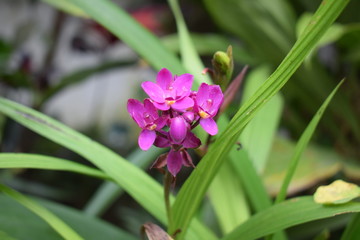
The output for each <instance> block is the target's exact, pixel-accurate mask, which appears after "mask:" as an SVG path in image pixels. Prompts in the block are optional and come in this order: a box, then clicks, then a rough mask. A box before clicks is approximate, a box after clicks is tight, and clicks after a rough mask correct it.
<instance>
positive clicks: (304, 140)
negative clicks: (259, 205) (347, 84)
mask: <svg viewBox="0 0 360 240" xmlns="http://www.w3.org/2000/svg"><path fill="white" fill-rule="evenodd" d="M343 82H344V80H342V81H341V82H340V83H339V84H338V85H337V86H336V87H335V89H334V90H333V91H332V92H331V93H330V95H329V96H328V97H327V98H326V100H325V101H324V103H323V104H322V105H321V107H320V108H319V110H318V111H317V112H316V114H315V116H314V117H313V119H312V120H311V122H310V123H309V125H308V126H307V127H306V129H305V131H304V133H303V134H302V135H301V137H300V139H299V141H298V143H297V144H296V147H295V151H294V155H293V156H292V158H291V160H290V164H289V167H288V170H287V173H286V176H285V179H284V181H283V184H282V186H281V189H280V192H279V194H278V195H277V197H276V200H275V203H279V202H281V201H283V200H284V199H285V198H286V193H287V189H288V187H289V184H290V181H291V179H292V178H293V176H294V173H295V171H296V168H297V166H298V163H299V161H300V157H301V155H302V153H303V152H304V150H305V148H306V146H307V145H308V143H309V141H310V139H311V136H312V135H313V134H314V132H315V129H316V127H317V125H318V123H319V121H320V119H321V117H322V115H323V113H324V111H325V109H326V107H327V106H328V105H329V103H330V101H331V99H332V98H333V97H334V95H335V93H336V91H337V90H338V89H339V87H340V86H341V84H342V83H343Z"/></svg>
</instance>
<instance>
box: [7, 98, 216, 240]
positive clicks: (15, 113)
mask: <svg viewBox="0 0 360 240" xmlns="http://www.w3.org/2000/svg"><path fill="white" fill-rule="evenodd" d="M0 112H2V113H4V114H5V115H7V116H8V117H11V118H13V119H14V120H15V121H17V122H19V123H21V124H22V125H24V126H26V127H28V128H30V129H31V130H33V131H35V132H37V133H39V134H40V135H42V136H44V137H46V138H48V139H50V140H52V141H54V142H56V143H58V144H60V145H62V146H64V147H67V148H68V149H70V150H72V151H74V152H76V153H78V154H79V155H81V156H83V157H84V158H86V159H88V160H89V161H91V162H92V163H93V164H94V165H95V166H97V167H98V168H99V169H101V170H102V171H103V172H104V173H105V174H107V175H108V176H109V177H110V178H111V179H113V181H114V182H116V183H117V184H119V185H120V186H121V187H122V188H123V189H124V190H125V191H126V192H127V193H129V194H130V195H131V196H132V197H133V198H134V199H135V200H136V201H138V202H139V203H140V204H141V205H142V206H143V207H144V208H145V209H146V210H147V211H149V212H150V213H151V214H152V215H153V216H155V217H156V218H157V219H158V220H159V221H161V222H162V223H164V224H166V214H165V207H164V202H163V190H162V187H161V185H160V184H159V183H157V182H156V181H155V180H154V179H152V178H151V177H150V176H148V175H147V174H145V173H144V172H143V170H141V169H139V168H137V167H136V166H134V165H133V164H131V163H129V162H128V161H126V160H125V159H123V158H122V157H120V156H119V155H117V154H116V153H114V152H113V151H111V150H109V149H108V148H106V147H104V146H102V145H100V144H98V143H96V142H94V141H92V140H91V139H89V138H88V137H86V136H84V135H82V134H80V133H78V132H76V131H75V130H73V129H71V128H69V127H66V126H65V125H63V124H61V123H59V122H57V121H55V120H54V119H52V118H50V117H48V116H46V115H44V114H41V113H39V112H37V111H35V110H33V109H30V108H28V107H25V106H22V105H20V104H17V103H15V102H12V101H10V100H7V99H3V98H0ZM191 229H192V230H191V231H190V232H189V238H193V239H215V236H214V235H213V234H212V233H211V231H210V230H208V229H207V228H206V227H204V226H203V225H202V224H200V223H199V222H198V221H196V220H195V221H194V222H193V224H192V227H191Z"/></svg>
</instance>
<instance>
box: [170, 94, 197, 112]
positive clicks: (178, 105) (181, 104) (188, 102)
mask: <svg viewBox="0 0 360 240" xmlns="http://www.w3.org/2000/svg"><path fill="white" fill-rule="evenodd" d="M193 106H194V100H192V98H190V97H184V98H183V99H180V100H177V101H176V102H175V103H174V104H173V105H171V107H172V108H173V109H175V110H178V111H184V110H186V109H188V108H192V107H193Z"/></svg>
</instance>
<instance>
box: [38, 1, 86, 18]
mask: <svg viewBox="0 0 360 240" xmlns="http://www.w3.org/2000/svg"><path fill="white" fill-rule="evenodd" d="M43 1H44V2H46V3H48V4H50V5H52V6H53V7H56V8H59V9H61V10H63V11H64V12H67V13H69V14H72V15H75V16H79V17H87V15H86V13H85V12H84V11H82V10H81V9H80V8H78V7H76V6H74V4H72V3H71V2H70V1H69V0H62V1H57V0H43Z"/></svg>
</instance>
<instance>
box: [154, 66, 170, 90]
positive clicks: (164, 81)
mask: <svg viewBox="0 0 360 240" xmlns="http://www.w3.org/2000/svg"><path fill="white" fill-rule="evenodd" d="M156 83H157V84H158V85H159V86H160V87H161V88H162V89H163V90H167V89H169V88H170V87H171V85H172V83H173V77H172V74H171V72H170V71H169V70H167V69H166V68H163V69H161V70H160V71H159V73H158V75H157V76H156Z"/></svg>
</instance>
